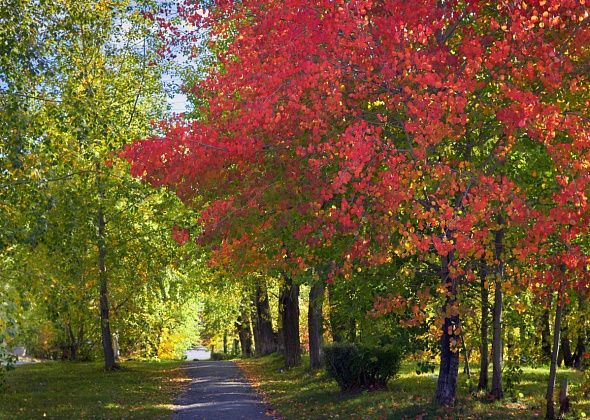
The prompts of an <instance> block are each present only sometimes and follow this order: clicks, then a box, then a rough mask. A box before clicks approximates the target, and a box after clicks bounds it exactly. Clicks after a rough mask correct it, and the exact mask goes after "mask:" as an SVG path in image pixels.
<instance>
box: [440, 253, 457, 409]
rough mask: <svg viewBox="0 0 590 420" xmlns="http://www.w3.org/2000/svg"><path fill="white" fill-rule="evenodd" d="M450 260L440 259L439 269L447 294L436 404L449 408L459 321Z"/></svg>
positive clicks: (453, 390)
mask: <svg viewBox="0 0 590 420" xmlns="http://www.w3.org/2000/svg"><path fill="white" fill-rule="evenodd" d="M452 259H453V256H452V254H449V255H447V256H445V257H442V267H441V278H442V281H443V283H444V285H445V287H446V288H447V290H448V291H449V294H448V296H447V299H446V302H445V305H444V307H443V313H444V314H445V315H444V317H445V319H444V323H443V329H442V336H441V340H440V346H441V354H440V367H439V372H438V383H437V388H436V402H437V403H438V404H439V405H444V406H451V405H453V404H454V403H455V396H456V393H457V377H458V375H459V343H458V340H459V336H458V335H457V333H456V332H457V329H458V328H459V327H460V320H459V314H458V311H456V310H454V306H455V292H456V291H455V281H454V280H453V279H452V278H451V277H450V275H449V265H450V264H451V262H452Z"/></svg>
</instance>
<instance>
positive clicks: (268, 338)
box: [254, 281, 277, 356]
mask: <svg viewBox="0 0 590 420" xmlns="http://www.w3.org/2000/svg"><path fill="white" fill-rule="evenodd" d="M254 331H256V333H255V334H254V340H255V344H256V354H257V355H259V356H264V355H267V354H271V353H274V352H275V351H276V350H277V343H276V341H275V335H274V333H273V330H272V317H271V313H270V305H269V303H268V291H267V289H266V282H264V283H263V281H260V282H259V283H258V284H256V293H255V311H254Z"/></svg>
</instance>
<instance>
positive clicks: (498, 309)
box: [492, 217, 504, 400]
mask: <svg viewBox="0 0 590 420" xmlns="http://www.w3.org/2000/svg"><path fill="white" fill-rule="evenodd" d="M498 223H499V224H500V225H501V224H503V219H502V217H498ZM503 253H504V229H499V230H498V231H497V232H496V237H495V257H496V261H497V270H496V280H495V282H494V310H493V313H492V330H493V332H492V334H493V336H492V363H493V368H492V395H493V397H494V398H495V399H497V400H499V399H502V398H503V397H504V391H503V390H502V356H503V354H502V353H503V342H502V306H503V301H502V283H501V279H502V278H503V277H504V261H503V256H502V254H503Z"/></svg>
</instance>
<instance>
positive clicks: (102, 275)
mask: <svg viewBox="0 0 590 420" xmlns="http://www.w3.org/2000/svg"><path fill="white" fill-rule="evenodd" d="M99 170H100V167H99V165H98V164H97V165H96V171H97V174H96V184H97V189H98V195H99V200H101V201H102V199H103V196H104V193H103V190H102V185H101V183H100V177H99V175H98V171H99ZM96 222H97V228H98V279H99V285H100V299H99V305H100V333H101V337H102V349H103V353H104V367H105V369H106V370H113V369H117V368H118V365H117V363H116V361H115V351H114V350H113V336H112V335H111V322H110V316H109V292H108V277H107V268H106V254H107V251H106V233H105V220H104V213H103V207H102V202H100V203H99V204H98V211H97V216H96Z"/></svg>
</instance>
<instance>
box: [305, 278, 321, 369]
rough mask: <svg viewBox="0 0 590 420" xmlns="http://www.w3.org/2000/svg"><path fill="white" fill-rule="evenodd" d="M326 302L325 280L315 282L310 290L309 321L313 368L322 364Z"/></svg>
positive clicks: (310, 362) (310, 355) (310, 353)
mask: <svg viewBox="0 0 590 420" xmlns="http://www.w3.org/2000/svg"><path fill="white" fill-rule="evenodd" d="M323 303H324V283H323V280H320V281H319V282H316V283H314V284H313V285H312V286H311V289H310V290H309V310H308V312H307V323H308V330H309V367H310V369H311V370H314V369H319V368H320V367H321V366H322V345H323V333H324V329H323V320H324V315H323V312H322V306H323Z"/></svg>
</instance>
